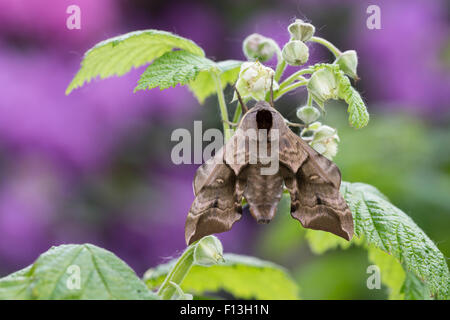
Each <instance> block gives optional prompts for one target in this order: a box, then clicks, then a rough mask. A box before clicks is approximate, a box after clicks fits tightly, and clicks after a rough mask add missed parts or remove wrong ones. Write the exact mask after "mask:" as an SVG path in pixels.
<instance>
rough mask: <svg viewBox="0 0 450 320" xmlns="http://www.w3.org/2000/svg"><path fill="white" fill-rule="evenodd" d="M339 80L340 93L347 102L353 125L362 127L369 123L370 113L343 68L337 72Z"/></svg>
mask: <svg viewBox="0 0 450 320" xmlns="http://www.w3.org/2000/svg"><path fill="white" fill-rule="evenodd" d="M335 74H336V77H337V80H338V88H339V89H338V94H339V97H340V98H341V99H343V100H344V101H345V102H346V103H347V104H348V108H347V112H348V114H349V116H348V121H349V123H350V125H351V126H352V127H355V128H362V127H365V126H366V125H367V124H368V123H369V113H368V112H367V108H366V105H365V103H364V101H363V99H362V98H361V95H360V94H359V92H358V91H356V89H355V88H353V87H352V84H351V83H350V80H349V79H348V77H347V76H346V75H345V73H344V72H343V71H342V70H339V71H336V72H335Z"/></svg>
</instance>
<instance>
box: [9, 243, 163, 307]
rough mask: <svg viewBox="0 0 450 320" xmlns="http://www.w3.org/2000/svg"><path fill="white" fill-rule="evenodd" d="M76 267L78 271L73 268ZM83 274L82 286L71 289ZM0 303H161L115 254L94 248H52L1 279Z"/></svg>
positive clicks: (84, 246)
mask: <svg viewBox="0 0 450 320" xmlns="http://www.w3.org/2000/svg"><path fill="white" fill-rule="evenodd" d="M73 266H74V267H73ZM71 268H75V269H78V268H79V269H78V270H79V271H80V273H79V275H80V283H79V284H80V286H79V289H78V288H77V286H70V285H68V284H70V283H71V279H74V278H73V277H74V276H76V275H75V273H72V272H74V271H73V270H72V271H71ZM0 299H158V297H157V295H156V294H155V293H153V292H151V291H150V290H148V288H147V287H146V286H145V284H144V283H143V282H142V281H141V280H140V279H139V278H138V277H137V276H136V274H135V273H134V271H133V270H132V269H131V268H130V267H129V266H128V265H127V264H126V263H125V262H123V261H122V260H120V259H119V258H118V257H117V256H116V255H114V254H113V253H111V252H109V251H107V250H105V249H102V248H99V247H96V246H94V245H92V244H84V245H72V244H71V245H61V246H58V247H52V248H51V249H50V250H48V251H47V252H45V253H44V254H42V255H41V256H40V257H39V258H38V259H37V260H36V262H35V263H33V264H32V265H31V266H28V267H27V268H25V269H23V270H20V271H18V272H15V273H13V274H11V275H9V276H7V277H5V278H2V279H0Z"/></svg>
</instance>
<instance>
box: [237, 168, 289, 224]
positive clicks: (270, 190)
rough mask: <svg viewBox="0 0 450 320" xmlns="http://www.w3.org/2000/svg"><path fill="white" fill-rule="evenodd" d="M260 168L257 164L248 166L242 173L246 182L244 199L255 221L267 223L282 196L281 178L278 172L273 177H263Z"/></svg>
mask: <svg viewBox="0 0 450 320" xmlns="http://www.w3.org/2000/svg"><path fill="white" fill-rule="evenodd" d="M261 168H262V165H259V164H257V165H249V166H248V167H247V168H246V169H245V171H244V172H243V174H244V175H245V176H246V180H247V185H246V187H245V191H244V197H245V199H247V202H248V204H249V206H250V213H251V214H252V216H253V217H254V218H255V219H256V221H258V223H269V222H270V221H271V220H272V218H273V217H274V215H275V213H276V210H277V206H278V203H279V202H280V199H281V196H282V194H283V178H282V176H281V174H280V172H279V171H277V173H276V174H273V175H263V174H261Z"/></svg>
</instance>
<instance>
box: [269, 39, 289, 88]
mask: <svg viewBox="0 0 450 320" xmlns="http://www.w3.org/2000/svg"><path fill="white" fill-rule="evenodd" d="M271 42H272V44H273V46H274V47H275V48H276V54H277V67H276V69H275V75H274V80H275V81H276V82H278V81H280V78H281V76H282V75H283V72H284V70H285V69H286V61H284V59H283V56H282V54H281V49H280V46H279V45H278V43H276V42H275V41H273V40H272V41H271Z"/></svg>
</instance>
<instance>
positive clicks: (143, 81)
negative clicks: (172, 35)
mask: <svg viewBox="0 0 450 320" xmlns="http://www.w3.org/2000/svg"><path fill="white" fill-rule="evenodd" d="M215 67H216V65H215V63H214V62H213V61H211V60H209V59H208V58H205V57H202V56H198V55H195V54H192V53H190V52H188V51H184V50H179V51H170V52H167V53H165V54H164V55H162V56H161V57H159V58H158V59H156V60H155V61H154V62H153V63H152V64H151V65H150V66H148V68H147V69H146V70H145V72H144V73H143V74H142V75H141V78H140V79H139V82H138V86H137V87H136V88H135V89H134V91H137V90H145V89H153V88H156V87H159V88H160V89H161V90H163V89H167V88H169V87H175V86H176V85H177V84H180V85H185V84H187V83H189V82H190V81H192V80H194V79H195V78H196V77H197V75H198V74H199V72H200V71H207V72H215V71H214V68H215Z"/></svg>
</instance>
